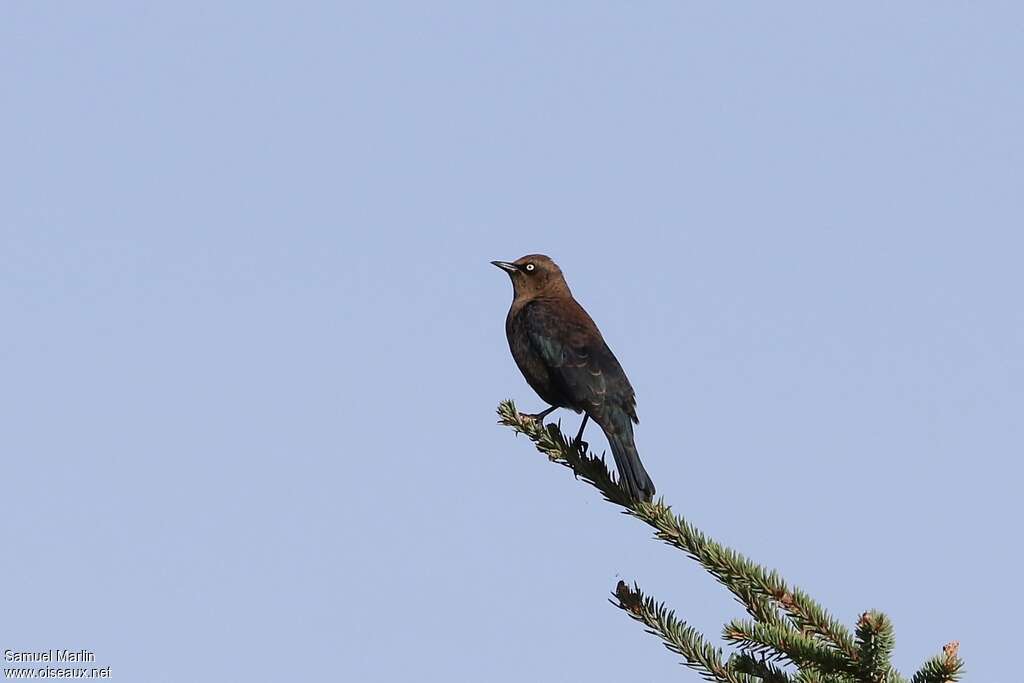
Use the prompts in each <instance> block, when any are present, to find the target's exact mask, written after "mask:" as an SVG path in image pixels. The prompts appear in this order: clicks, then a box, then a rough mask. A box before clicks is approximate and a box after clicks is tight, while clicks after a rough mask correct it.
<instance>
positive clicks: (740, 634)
mask: <svg viewBox="0 0 1024 683" xmlns="http://www.w3.org/2000/svg"><path fill="white" fill-rule="evenodd" d="M722 637H723V638H724V639H725V640H726V641H727V642H730V643H733V644H734V645H736V646H737V647H739V648H740V649H741V650H743V651H745V652H747V653H749V654H758V655H761V656H762V657H764V658H765V659H768V660H774V661H779V660H785V661H788V662H789V663H791V664H795V665H796V666H798V667H799V668H801V669H813V670H815V671H818V672H819V673H822V674H825V675H829V674H841V675H844V676H845V675H847V674H850V673H852V672H851V671H850V669H851V668H852V667H851V665H850V660H848V659H846V658H845V657H844V656H843V655H842V654H841V653H839V652H836V651H835V650H833V649H831V648H829V647H828V646H827V645H825V644H824V643H822V642H821V641H819V640H817V639H815V638H812V637H810V636H806V635H804V634H802V633H800V632H798V631H796V630H795V629H793V628H792V627H790V626H788V625H785V624H756V623H753V622H750V621H745V620H740V619H735V620H733V621H731V622H729V623H728V624H726V625H725V629H724V630H723V632H722Z"/></svg>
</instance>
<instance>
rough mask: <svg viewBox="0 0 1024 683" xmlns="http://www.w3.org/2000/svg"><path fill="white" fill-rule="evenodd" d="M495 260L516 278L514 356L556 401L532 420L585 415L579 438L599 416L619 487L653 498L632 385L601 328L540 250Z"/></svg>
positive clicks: (511, 328) (511, 329)
mask: <svg viewBox="0 0 1024 683" xmlns="http://www.w3.org/2000/svg"><path fill="white" fill-rule="evenodd" d="M491 263H493V264H494V265H496V266H498V267H499V268H501V269H502V270H504V271H505V272H507V273H508V275H509V277H510V278H511V279H512V289H513V292H514V297H513V299H512V307H511V308H510V309H509V311H508V317H507V318H506V319H505V334H506V335H507V336H508V345H509V348H510V349H511V350H512V357H513V358H515V361H516V365H518V366H519V369H520V370H521V371H522V373H523V376H524V377H526V381H527V382H528V383H529V384H530V386H531V387H533V390H534V391H536V392H537V394H538V395H539V396H540V397H541V398H542V399H543V400H544V401H546V402H547V403H548V404H549V405H550V406H551V407H550V408H548V409H547V410H544V411H541V412H540V413H538V414H537V415H534V416H533V417H534V418H535V419H537V420H543V419H544V418H545V417H547V415H548V414H549V413H550V412H551V411H553V410H555V409H556V408H568V409H570V410H574V411H576V412H577V413H580V412H582V413H584V417H583V424H581V425H580V431H579V434H578V435H577V436H576V442H577V443H578V442H579V441H580V439H582V438H583V430H584V428H585V427H586V426H587V420H588V419H590V418H593V420H594V422H596V423H597V424H599V425H600V426H601V429H602V430H603V431H604V434H605V436H606V437H607V438H608V445H609V446H611V449H612V455H613V456H614V457H615V465H616V467H617V468H618V470H619V482H620V485H621V486H622V487H623V489H624V490H625V491H626V493H627V494H629V496H630V497H631V498H633V499H639V500H650V499H651V498H652V497H653V496H654V482H652V481H651V478H650V477H649V476H648V475H647V471H646V470H645V469H644V466H643V464H642V463H641V462H640V456H639V454H637V452H636V445H635V444H634V442H633V423H635V422H639V420H638V419H637V416H636V399H635V398H634V396H633V387H632V386H631V385H630V383H629V379H627V378H626V373H625V372H624V371H623V370H622V366H621V365H619V361H618V360H617V359H616V358H615V355H614V354H612V352H611V349H609V348H608V345H607V344H606V343H605V341H604V337H602V336H601V332H600V330H598V329H597V325H595V324H594V321H593V320H592V319H591V318H590V316H589V315H587V312H586V311H585V310H583V307H582V306H580V305H579V303H577V301H576V299H574V298H573V296H572V292H570V291H569V285H567V284H566V282H565V278H564V277H563V276H562V270H561V269H560V268H559V267H558V266H557V265H556V264H555V262H554V261H552V260H551V259H550V258H548V257H547V256H544V255H542V254H531V255H529V256H524V257H522V258H521V259H518V260H516V261H512V262H511V263H509V262H507V261H491Z"/></svg>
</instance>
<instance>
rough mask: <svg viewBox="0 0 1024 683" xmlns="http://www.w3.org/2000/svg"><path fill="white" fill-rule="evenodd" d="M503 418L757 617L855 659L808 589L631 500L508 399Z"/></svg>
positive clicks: (599, 467)
mask: <svg viewBox="0 0 1024 683" xmlns="http://www.w3.org/2000/svg"><path fill="white" fill-rule="evenodd" d="M498 416H499V417H500V420H499V423H500V424H502V425H505V426H508V427H512V428H513V429H515V430H516V432H518V433H520V434H525V435H526V436H527V437H529V438H530V440H531V441H533V442H534V444H535V445H536V447H537V450H539V451H540V452H542V453H544V454H545V455H547V456H548V459H549V460H551V461H552V462H556V463H558V464H560V465H563V466H564V467H568V468H569V469H571V470H573V472H574V473H575V474H576V476H577V477H582V478H583V479H584V480H585V481H586V482H588V483H589V484H591V485H592V486H594V487H595V488H597V489H598V490H599V491H600V492H601V493H602V494H603V495H604V497H605V499H606V500H608V501H609V502H612V503H615V504H616V505H619V506H621V507H623V508H625V512H626V514H629V515H632V516H633V517H636V518H637V519H640V520H642V521H644V522H646V523H647V524H649V525H650V526H652V527H654V530H655V535H656V536H657V537H658V538H660V539H661V540H662V541H664V542H666V543H668V544H669V545H673V546H675V547H677V548H679V549H680V550H682V551H683V552H685V553H686V554H688V555H689V556H690V557H691V558H693V559H694V560H696V561H697V562H699V563H700V564H701V566H703V567H704V569H706V570H707V571H708V572H710V573H711V575H712V576H714V577H715V578H716V579H718V581H719V582H720V583H721V584H722V585H724V586H725V587H726V588H728V589H729V590H730V591H731V592H732V593H733V595H735V596H736V598H737V600H739V602H740V603H741V604H742V605H743V606H744V607H745V608H746V610H747V612H748V613H749V614H750V615H751V616H752V617H754V618H755V619H757V620H758V621H761V622H777V621H780V617H779V616H778V612H777V610H776V608H775V605H777V606H778V607H781V608H782V610H783V611H784V612H785V613H786V615H787V616H788V617H789V618H790V620H791V621H792V622H793V624H794V625H795V626H796V627H797V628H798V629H799V630H801V631H803V632H809V633H811V634H814V635H817V636H820V637H823V638H825V639H826V640H828V641H829V642H830V643H831V644H832V646H833V647H835V648H836V649H838V650H840V651H842V652H843V653H844V654H846V656H847V657H850V658H853V657H855V656H856V649H855V647H854V643H853V637H852V635H850V633H849V631H848V630H847V629H846V628H845V627H844V626H842V625H841V624H839V623H838V622H837V621H835V620H834V619H833V618H832V617H831V616H830V615H829V614H828V612H826V611H825V610H824V609H823V608H822V607H821V606H820V605H818V604H817V603H816V602H815V601H814V600H812V599H811V598H810V597H809V596H808V595H806V594H805V593H804V592H803V591H801V590H799V589H797V588H793V589H790V588H789V586H787V585H786V582H785V581H783V580H782V578H781V577H780V576H779V575H778V573H777V572H775V571H771V572H767V571H765V570H764V568H762V567H761V566H760V565H758V564H755V563H754V562H752V561H750V560H749V559H748V558H746V557H744V556H743V555H741V554H739V553H737V552H736V551H734V550H732V549H730V548H726V547H724V546H722V545H720V544H718V543H716V542H715V541H713V540H711V539H709V538H707V537H706V536H705V535H704V534H703V533H701V532H700V531H699V530H698V529H696V528H695V527H693V526H692V525H691V524H690V523H689V522H687V521H686V520H685V519H683V518H682V517H679V516H677V515H675V514H674V513H673V512H672V508H671V507H669V506H668V505H666V504H665V503H664V499H662V498H659V499H658V500H657V501H655V502H642V501H634V500H632V499H630V498H629V497H628V496H626V494H625V493H624V492H623V490H622V489H621V488H619V485H618V483H617V482H616V480H615V479H614V478H613V477H612V475H611V473H610V472H609V471H608V467H607V465H606V464H605V462H604V458H598V457H596V456H593V455H591V454H590V453H587V452H586V451H585V450H583V449H582V448H573V447H572V444H570V443H569V442H568V441H567V440H566V438H565V435H564V434H562V432H561V430H560V428H559V427H558V426H556V425H547V426H542V425H539V424H537V423H536V422H534V420H533V419H532V418H530V417H528V416H526V415H522V414H520V413H519V411H518V410H516V407H515V404H514V403H513V402H512V401H507V400H506V401H502V402H501V404H500V405H499V406H498Z"/></svg>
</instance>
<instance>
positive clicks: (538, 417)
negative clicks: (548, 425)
mask: <svg viewBox="0 0 1024 683" xmlns="http://www.w3.org/2000/svg"><path fill="white" fill-rule="evenodd" d="M553 410H554V407H551V408H548V409H547V410H542V411H540V412H539V413H532V414H531V413H520V414H521V415H522V416H523V417H528V418H530V419H531V420H533V421H534V422H536V423H537V426H538V427H540V428H541V429H544V418H545V417H547V416H548V415H550V414H551V412H552V411H553Z"/></svg>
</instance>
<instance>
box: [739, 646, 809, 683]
mask: <svg viewBox="0 0 1024 683" xmlns="http://www.w3.org/2000/svg"><path fill="white" fill-rule="evenodd" d="M729 665H730V666H731V667H732V668H733V669H735V670H736V671H739V672H740V673H745V674H749V675H751V676H756V677H757V678H760V679H761V680H762V681H763V682H764V683H792V682H793V679H792V677H791V676H790V675H789V674H788V673H787V672H786V671H784V670H782V669H781V668H780V667H778V666H777V665H776V664H775V663H774V662H772V661H771V660H770V659H767V658H765V657H754V656H753V655H751V654H749V653H746V652H740V653H738V654H734V655H733V656H732V658H731V659H730V660H729Z"/></svg>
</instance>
